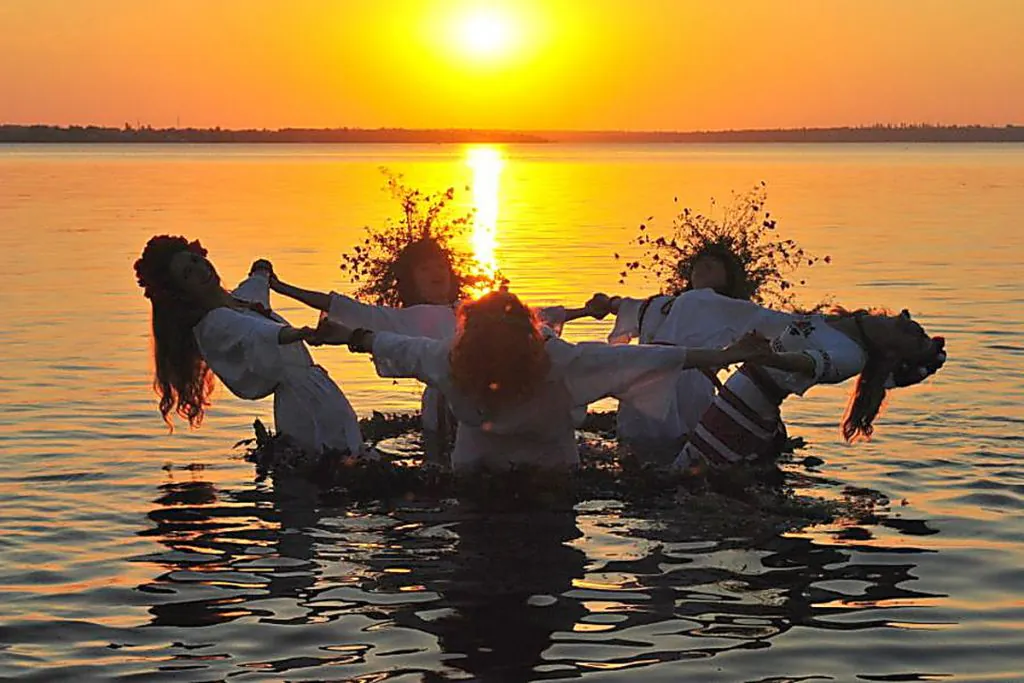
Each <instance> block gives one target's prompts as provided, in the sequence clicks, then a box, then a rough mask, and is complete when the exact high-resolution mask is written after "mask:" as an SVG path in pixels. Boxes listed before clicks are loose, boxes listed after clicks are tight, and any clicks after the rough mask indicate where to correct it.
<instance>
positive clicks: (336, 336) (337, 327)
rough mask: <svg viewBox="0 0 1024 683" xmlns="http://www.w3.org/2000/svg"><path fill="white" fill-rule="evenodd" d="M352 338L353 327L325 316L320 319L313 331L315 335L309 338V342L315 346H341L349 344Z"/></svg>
mask: <svg viewBox="0 0 1024 683" xmlns="http://www.w3.org/2000/svg"><path fill="white" fill-rule="evenodd" d="M351 338H352V328H350V327H346V326H345V325H342V324H341V323H336V322H334V321H332V320H331V319H330V318H326V317H324V318H321V319H320V324H319V325H317V326H316V329H315V330H314V331H313V337H312V339H310V340H309V343H310V344H312V345H313V346H322V345H324V344H328V345H330V346H341V345H343V344H347V343H348V340H349V339H351Z"/></svg>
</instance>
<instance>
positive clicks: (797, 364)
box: [757, 351, 816, 377]
mask: <svg viewBox="0 0 1024 683" xmlns="http://www.w3.org/2000/svg"><path fill="white" fill-rule="evenodd" d="M757 364H758V365H763V366H765V367H769V368H776V369H778V370H785V371H786V372H798V373H800V374H801V375H810V376H811V377H813V376H814V374H815V370H816V366H815V364H814V359H813V358H811V356H809V355H808V354H806V353H804V352H802V351H787V352H785V353H772V354H768V355H766V356H764V357H763V358H759V359H758V360H757Z"/></svg>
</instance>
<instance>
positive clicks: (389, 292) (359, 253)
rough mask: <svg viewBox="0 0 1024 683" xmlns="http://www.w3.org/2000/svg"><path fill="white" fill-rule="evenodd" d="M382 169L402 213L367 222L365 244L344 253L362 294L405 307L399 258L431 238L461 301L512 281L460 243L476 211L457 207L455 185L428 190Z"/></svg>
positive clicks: (371, 300)
mask: <svg viewBox="0 0 1024 683" xmlns="http://www.w3.org/2000/svg"><path fill="white" fill-rule="evenodd" d="M382 172H383V173H384V174H385V175H386V176H387V185H386V190H387V191H388V192H389V193H390V194H391V196H392V197H393V198H394V199H395V200H396V201H397V202H398V203H399V205H400V206H401V213H400V215H399V217H398V219H397V220H395V219H394V218H390V217H389V218H388V219H387V220H386V221H385V224H384V227H383V228H380V229H375V228H372V227H370V226H367V227H366V228H365V231H366V235H365V237H364V239H363V241H362V244H357V245H356V246H355V247H353V248H352V250H351V251H349V252H348V253H345V254H342V256H341V270H343V271H344V272H345V273H347V274H348V276H349V278H350V279H351V280H352V282H353V283H354V284H356V285H357V288H356V290H355V296H356V297H357V298H359V299H361V300H363V301H367V302H369V303H372V304H376V305H378V306H395V307H397V306H401V305H402V299H401V297H400V296H399V287H398V285H399V283H398V278H399V272H398V268H397V266H398V264H399V258H400V257H401V255H402V254H403V252H404V251H405V250H406V249H407V248H408V247H410V246H412V245H418V244H421V243H429V244H430V247H431V249H432V250H434V251H436V252H437V253H439V254H441V255H443V256H444V258H445V259H446V260H447V261H448V263H449V264H451V268H452V273H453V274H454V276H455V279H456V284H457V286H458V295H457V297H456V298H457V300H459V301H461V300H463V299H466V298H469V296H470V294H471V292H472V291H479V290H481V289H484V290H486V289H496V288H497V287H498V286H500V285H502V284H507V280H505V279H504V277H502V275H501V274H500V273H494V274H493V275H492V274H489V273H487V272H486V271H485V270H484V269H483V267H482V266H481V265H480V264H479V262H477V260H476V259H475V258H474V257H473V255H472V254H471V253H470V252H468V251H466V250H464V249H460V248H458V247H456V246H455V244H454V241H455V239H456V238H457V237H458V236H460V235H462V234H463V233H465V231H466V230H467V229H468V228H469V227H470V226H471V225H472V221H473V216H474V211H473V210H470V211H468V212H466V213H456V212H455V211H454V210H453V208H452V207H451V206H450V204H451V202H452V201H454V199H455V188H454V187H449V188H448V189H447V190H444V191H441V192H433V193H425V192H423V191H422V190H418V189H415V188H413V187H409V186H408V185H405V184H404V183H403V182H402V176H401V175H400V174H396V173H391V172H389V171H387V170H386V169H382Z"/></svg>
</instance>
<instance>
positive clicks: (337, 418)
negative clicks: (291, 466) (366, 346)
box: [193, 273, 363, 453]
mask: <svg viewBox="0 0 1024 683" xmlns="http://www.w3.org/2000/svg"><path fill="white" fill-rule="evenodd" d="M269 286H270V285H269V281H268V279H267V276H266V274H265V273H256V274H253V275H251V276H249V277H248V278H247V279H246V280H244V281H243V282H242V283H241V284H240V285H239V286H238V288H236V289H235V291H234V292H232V294H233V295H234V296H235V297H236V298H238V299H241V300H243V301H250V302H254V303H258V304H260V305H262V306H263V307H264V308H265V309H266V310H268V311H269V310H270V289H269ZM287 324H288V323H287V321H286V320H285V319H284V318H282V317H281V316H279V315H277V314H276V313H271V314H270V317H269V318H268V317H267V316H265V315H263V314H262V313H259V312H257V311H252V310H238V309H234V308H227V307H221V308H215V309H213V310H212V311H210V312H209V313H207V314H206V315H205V316H203V319H202V320H200V321H199V323H198V324H197V325H196V326H195V328H194V329H193V333H194V334H195V337H196V341H197V342H198V343H199V350H200V352H201V353H202V354H203V358H205V359H206V363H207V365H209V366H210V369H211V370H213V372H214V374H215V375H217V377H218V378H219V379H220V381H221V382H222V383H223V384H224V386H226V387H227V388H228V389H229V390H230V391H231V393H233V394H234V395H235V396H238V397H239V398H243V399H249V400H256V399H260V398H264V397H265V396H269V395H270V394H273V395H274V426H275V428H276V429H277V431H278V432H281V433H283V434H287V435H288V436H289V437H291V438H292V439H293V440H295V442H296V443H297V444H298V445H299V446H300V447H301V448H302V449H303V450H306V451H310V452H314V453H315V452H319V451H321V450H322V449H323V448H325V447H328V448H336V449H346V448H347V449H349V450H350V451H352V452H353V453H356V452H359V451H360V449H361V448H362V445H363V440H362V436H361V435H360V432H359V421H358V419H357V418H356V414H355V411H354V410H352V405H351V404H350V403H349V402H348V399H347V398H346V397H345V394H343V393H342V391H341V389H339V388H338V385H337V384H335V383H334V382H333V381H332V380H331V378H330V377H328V376H327V373H326V371H324V369H323V368H321V367H320V366H319V365H316V364H315V363H314V362H313V358H312V357H311V356H310V354H309V350H308V349H307V348H306V345H305V344H304V343H302V342H295V343H292V344H279V343H278V341H277V338H278V334H279V333H280V331H281V328H282V327H284V326H285V325H287Z"/></svg>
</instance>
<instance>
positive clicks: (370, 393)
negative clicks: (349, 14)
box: [0, 144, 1024, 681]
mask: <svg viewBox="0 0 1024 683" xmlns="http://www.w3.org/2000/svg"><path fill="white" fill-rule="evenodd" d="M381 167H386V168H388V169H390V170H391V171H393V172H398V173H402V174H404V176H405V179H406V181H407V182H408V183H409V184H410V185H413V186H416V187H420V188H423V189H427V190H434V189H444V188H445V187H448V186H454V187H456V188H457V190H459V195H458V201H459V202H461V203H462V204H461V206H463V207H465V208H469V207H475V208H476V210H477V217H478V218H477V223H478V225H477V228H476V229H477V234H476V236H475V242H474V243H475V244H476V248H477V249H478V252H479V253H480V254H481V256H483V257H484V258H491V257H492V256H493V259H494V262H495V263H496V265H497V266H499V267H500V268H501V270H502V271H503V272H504V273H505V275H507V276H508V277H509V278H510V280H511V282H512V287H513V289H514V290H515V291H516V292H518V293H519V294H520V295H521V296H523V297H524V298H525V299H526V300H527V301H528V302H530V303H533V304H553V303H567V304H574V305H578V304H581V303H582V302H583V301H585V300H586V299H587V298H588V297H589V296H590V294H591V293H593V292H594V291H608V292H619V293H622V294H630V295H643V294H648V293H653V291H654V290H655V289H656V285H655V284H654V283H645V282H643V281H642V280H641V279H637V278H635V277H634V276H632V275H631V276H630V278H629V279H628V280H627V282H626V284H625V285H619V284H618V279H619V276H618V270H619V267H618V263H617V262H616V261H615V260H614V259H613V257H612V254H613V253H615V252H619V253H621V254H623V255H629V254H631V253H634V252H632V251H631V249H630V247H629V244H628V242H629V240H630V238H631V237H633V236H634V235H635V234H636V230H637V226H638V225H639V224H640V223H641V222H645V221H647V219H648V217H650V216H654V217H655V219H654V221H653V222H651V223H650V225H651V226H652V229H658V228H659V226H660V227H661V228H664V227H667V226H669V225H670V224H671V216H672V214H673V213H674V212H675V211H676V210H678V208H679V207H680V206H690V207H692V208H694V209H696V210H702V211H703V210H707V209H708V208H709V206H710V204H709V201H710V198H711V197H717V198H719V199H720V200H727V199H728V197H729V196H730V193H731V192H732V191H734V190H736V191H740V190H745V189H747V188H749V187H751V186H753V185H754V184H755V183H758V182H760V181H762V180H763V181H765V182H767V183H768V197H769V204H768V207H769V208H770V210H771V211H772V214H773V216H774V217H775V218H777V219H778V221H779V227H780V230H782V231H783V232H784V233H786V234H787V235H789V236H792V237H794V238H795V239H797V240H799V241H800V243H801V244H802V245H803V246H805V247H806V248H808V249H809V250H810V251H812V252H815V253H818V254H822V255H823V254H829V255H831V257H832V265H830V266H815V267H814V268H812V269H810V270H809V271H808V272H807V275H808V285H807V287H806V288H804V299H805V300H807V301H811V302H813V301H817V300H818V299H820V298H821V297H822V296H823V295H825V294H829V293H830V294H833V295H835V297H836V298H837V299H838V300H839V301H841V302H843V303H846V304H847V305H850V306H858V305H878V306H886V307H889V308H893V309H899V308H903V307H907V308H909V309H910V310H911V311H912V312H913V313H914V315H915V317H916V318H917V319H918V320H920V321H921V322H922V323H923V324H924V326H925V327H926V329H928V330H929V331H930V332H931V333H933V334H944V335H945V336H946V337H947V339H948V348H949V351H950V360H949V362H948V363H947V365H946V367H945V368H944V369H943V371H942V372H941V373H939V375H938V376H936V377H935V378H933V380H931V381H929V382H927V383H925V384H923V385H920V386H918V387H914V388H911V389H907V390H903V391H899V392H896V393H895V395H894V397H893V398H892V400H891V402H890V405H889V406H888V410H887V413H886V414H885V415H884V416H883V417H882V419H881V420H880V421H879V422H878V424H877V432H876V437H875V439H874V440H873V441H871V442H870V443H864V444H858V445H855V446H848V445H845V444H843V443H842V442H841V440H840V438H839V436H838V422H839V419H840V416H841V414H842V411H843V407H844V406H845V401H846V396H847V391H848V390H849V388H850V387H849V386H843V387H818V388H815V389H814V390H813V391H811V392H809V394H808V395H807V396H806V397H805V398H803V399H794V400H792V401H790V402H789V403H788V404H787V406H786V409H785V413H786V416H787V421H788V423H789V429H790V433H791V434H792V435H795V436H802V437H804V438H805V439H807V440H808V441H809V442H810V447H809V449H808V450H807V451H804V452H803V453H807V454H810V455H815V456H817V457H820V458H822V459H823V460H824V461H825V462H824V464H823V465H821V466H820V467H818V468H815V471H814V472H810V473H808V472H806V471H805V470H804V469H803V468H800V467H796V466H793V467H792V468H791V469H792V476H793V477H794V483H795V485H796V486H797V488H798V489H799V490H800V492H802V493H806V494H809V495H814V496H821V497H826V498H840V497H842V496H844V495H850V492H851V491H855V490H861V491H862V493H861V495H869V496H873V497H874V498H875V499H876V500H877V501H878V505H879V507H878V509H877V514H876V515H875V517H874V518H872V519H871V520H870V521H869V522H868V523H860V524H853V523H851V522H844V521H842V520H840V521H837V522H836V523H834V524H827V525H809V526H802V527H799V528H796V529H792V528H779V529H767V530H766V529H765V528H764V525H751V524H748V523H746V520H745V519H744V513H743V511H742V510H739V511H738V513H737V515H736V518H735V519H726V520H720V523H719V524H717V525H715V526H714V528H713V529H709V528H708V527H707V526H706V525H704V524H698V523H694V516H693V514H692V511H691V510H687V509H686V508H685V507H680V508H679V509H677V510H656V511H654V510H644V509H638V508H635V507H631V506H627V505H624V504H622V503H621V502H619V501H588V502H585V503H582V504H580V505H579V506H578V507H577V509H576V510H575V511H574V512H573V513H564V514H553V513H552V514H531V515H499V516H492V517H486V518H484V517H479V516H474V515H472V514H470V513H467V512H465V511H460V510H459V509H457V508H455V507H452V506H443V505H430V504H424V503H413V502H409V503H408V504H403V505H402V506H399V507H397V508H395V509H391V510H384V509H373V510H369V509H358V508H344V509H343V508H332V507H326V506H323V505H317V504H315V502H314V501H315V497H314V496H313V495H312V493H311V492H310V491H306V490H301V489H296V490H291V489H289V490H277V491H274V490H273V488H272V487H271V486H269V485H268V484H259V485H257V484H255V483H253V470H252V467H251V466H250V465H249V464H247V463H245V462H243V461H240V460H239V459H238V458H237V456H238V451H235V450H232V446H233V444H234V443H235V442H236V441H238V440H239V439H243V438H246V437H248V436H250V434H251V426H250V425H251V423H252V420H253V418H254V417H262V418H263V419H264V420H265V421H268V422H269V421H270V418H271V406H270V403H269V402H266V401H264V402H260V403H252V402H244V401H240V400H238V399H235V398H234V397H232V396H230V395H229V394H228V393H227V392H224V391H221V392H219V393H218V394H217V395H216V396H215V398H214V405H213V408H212V409H211V410H210V413H209V416H208V418H207V421H206V422H205V423H204V425H203V427H202V428H201V429H200V430H197V431H192V432H190V431H188V430H186V429H181V428H179V429H177V430H176V431H175V432H174V433H173V434H169V433H168V431H167V429H166V427H165V426H164V425H163V423H162V422H161V421H160V417H159V414H158V412H157V410H156V403H155V399H154V396H153V394H152V391H151V389H150V387H149V382H150V360H149V356H148V354H149V340H148V315H149V313H148V308H147V302H146V300H145V299H143V297H142V296H141V293H140V291H139V289H138V288H137V286H136V284H135V281H134V277H133V274H132V270H131V265H132V262H133V261H134V259H135V258H136V257H137V256H138V254H139V252H140V251H141V248H142V246H143V245H144V244H145V241H146V240H147V239H148V238H149V237H150V236H151V235H153V234H156V233H173V234H185V235H188V236H190V237H198V238H201V239H202V241H203V243H204V245H206V246H207V247H208V248H209V249H210V256H211V258H212V259H213V261H214V262H215V263H216V265H217V267H218V269H219V271H220V273H221V275H222V276H223V278H224V280H225V282H228V283H230V282H235V281H237V280H239V279H241V278H242V277H243V276H244V274H245V272H246V271H247V269H248V265H249V263H251V261H252V260H253V259H255V258H257V257H268V258H271V259H272V260H273V261H274V263H275V266H276V268H277V270H278V272H279V273H280V274H281V276H282V277H283V278H285V279H288V280H290V281H292V282H295V283H296V284H300V285H304V286H308V287H312V288H319V289H325V290H327V289H335V290H338V291H350V289H351V285H350V284H349V283H347V282H346V281H345V280H344V279H343V277H342V275H343V274H342V272H341V271H340V270H339V268H338V264H339V262H340V258H339V257H340V254H341V253H342V252H343V251H345V250H346V249H349V248H351V247H352V246H353V245H354V244H355V243H356V241H357V240H358V239H360V235H361V234H362V228H363V226H365V225H380V224H382V222H383V221H384V220H385V219H386V218H387V217H388V216H394V215H395V206H394V202H393V200H392V199H390V198H389V196H388V195H387V193H385V192H384V191H383V190H382V188H383V185H384V176H383V175H382V174H381V172H380V168H381ZM674 197H678V198H679V204H674V203H673V198H674ZM1022 265H1024V146H1020V145H1010V144H1007V145H992V146H989V145H948V146H943V145H911V146H904V145H795V146H789V145H719V146H700V145H693V146H684V145H679V146H645V145H621V146H619V145H592V146H586V145H580V146H562V145H538V146H515V145H512V146H469V147H463V146H449V145H423V146H417V145H408V146H390V145H362V146H303V145H294V146H292V145H280V146H277V145H274V146H271V145H266V146H228V145H211V146H188V145H181V146H105V145H101V146H82V147H78V146H34V145H26V146H7V147H4V146H0V272H2V273H3V275H4V284H3V286H2V288H0V305H2V309H3V310H4V311H5V313H6V315H5V321H4V324H3V325H2V326H0V347H2V352H0V408H2V409H0V451H2V453H3V456H4V457H3V463H4V467H3V468H2V470H0V523H2V524H3V528H4V531H5V533H4V535H3V536H2V537H0V592H2V593H0V677H3V678H9V677H20V678H26V679H36V680H60V679H72V678H74V679H79V680H82V679H95V678H112V679H113V678H140V679H156V680H163V679H169V680H170V679H177V680H216V679H226V678H232V679H237V680H279V679H287V680H307V679H310V680H322V679H331V680H353V681H383V680H402V681H439V680H497V681H517V680H531V679H532V680H542V679H543V680H548V679H560V678H577V677H580V676H583V677H585V678H587V679H593V680H595V681H596V680H608V681H611V680H623V681H631V680H638V679H643V680H666V681H670V680H671V681H674V680H681V679H690V680H700V681H804V680H815V681H817V680H822V681H856V680H866V681H923V680H957V681H999V680H1014V681H1021V680H1024V515H1022V512H1024V471H1022V468H1021V454H1022V450H1024V448H1022V446H1024V408H1022V405H1024V373H1022V370H1024V341H1022V338H1024V275H1022V274H1021V268H1022ZM275 305H277V307H278V308H279V310H280V311H282V312H283V313H284V314H285V315H286V316H287V317H289V318H290V319H291V320H292V321H293V322H296V323H310V322H313V321H314V320H315V316H314V315H312V313H311V312H310V311H308V310H303V309H301V308H300V307H298V306H296V305H293V304H291V303H290V302H287V301H281V300H277V301H275ZM609 328H610V321H604V322H589V323H580V324H575V325H571V326H570V327H569V328H568V331H567V337H568V338H570V339H573V340H581V339H598V338H602V337H603V336H604V335H605V334H607V332H608V330H609ZM314 353H315V355H316V357H317V360H318V361H319V362H320V363H321V364H322V365H324V366H325V367H326V368H328V370H329V371H330V373H331V375H332V376H333V377H334V378H335V379H337V380H338V381H339V382H340V384H341V385H342V386H343V388H344V390H345V391H346V393H347V394H348V396H349V397H350V399H351V401H352V403H353V405H354V406H355V408H356V410H357V412H359V413H360V415H364V416H365V415H369V414H370V413H371V411H373V410H381V411H410V410H412V409H414V408H415V407H416V406H417V403H418V396H419V388H418V387H417V386H416V385H415V384H409V383H401V384H392V383H391V382H390V381H382V380H379V379H377V378H376V377H375V376H374V374H373V372H372V368H371V366H370V364H369V363H368V362H367V361H366V359H365V357H353V356H350V355H349V354H348V352H347V351H346V350H345V349H343V348H331V349H318V350H315V351H314ZM601 407H608V406H601ZM863 491H869V492H871V493H869V494H866V493H863ZM844 492H845V493H844ZM886 499H887V500H888V501H890V502H888V503H886V502H885V500H886Z"/></svg>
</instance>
